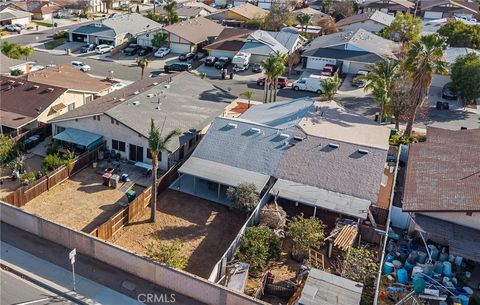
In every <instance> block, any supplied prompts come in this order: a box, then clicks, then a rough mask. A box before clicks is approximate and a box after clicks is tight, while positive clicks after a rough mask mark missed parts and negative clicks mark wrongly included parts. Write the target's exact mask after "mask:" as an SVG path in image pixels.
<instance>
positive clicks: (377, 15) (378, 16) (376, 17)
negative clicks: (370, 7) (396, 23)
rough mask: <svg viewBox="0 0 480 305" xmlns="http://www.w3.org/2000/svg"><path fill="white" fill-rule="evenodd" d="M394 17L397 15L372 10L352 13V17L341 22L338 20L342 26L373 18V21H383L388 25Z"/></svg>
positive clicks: (338, 23)
mask: <svg viewBox="0 0 480 305" xmlns="http://www.w3.org/2000/svg"><path fill="white" fill-rule="evenodd" d="M394 19H395V17H393V16H392V15H389V14H387V13H384V12H382V11H371V12H366V13H363V14H356V15H352V16H350V17H347V18H344V19H342V20H340V21H339V22H337V26H338V27H342V26H345V25H350V24H354V23H359V22H365V21H367V20H372V21H375V22H378V23H381V24H383V25H385V26H388V25H390V24H391V23H392V21H393V20H394Z"/></svg>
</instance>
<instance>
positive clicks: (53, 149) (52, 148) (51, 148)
mask: <svg viewBox="0 0 480 305" xmlns="http://www.w3.org/2000/svg"><path fill="white" fill-rule="evenodd" d="M46 153H47V155H56V154H58V144H57V143H52V144H50V145H48V147H47V151H46Z"/></svg>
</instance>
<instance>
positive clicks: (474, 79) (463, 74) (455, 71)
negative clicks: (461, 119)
mask: <svg viewBox="0 0 480 305" xmlns="http://www.w3.org/2000/svg"><path fill="white" fill-rule="evenodd" d="M452 83H453V87H454V88H455V89H456V90H457V91H458V92H460V94H461V96H462V97H463V98H464V99H465V101H466V102H467V103H469V102H472V101H475V100H476V99H478V98H480V55H478V54H477V53H468V54H467V55H464V56H459V57H457V59H456V60H455V64H454V65H453V67H452Z"/></svg>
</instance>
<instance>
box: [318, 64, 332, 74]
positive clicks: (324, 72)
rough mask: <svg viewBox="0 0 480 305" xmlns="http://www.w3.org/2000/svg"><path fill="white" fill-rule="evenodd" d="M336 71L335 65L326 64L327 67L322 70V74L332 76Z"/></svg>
mask: <svg viewBox="0 0 480 305" xmlns="http://www.w3.org/2000/svg"><path fill="white" fill-rule="evenodd" d="M334 72H335V66H334V65H325V67H323V70H322V72H320V75H321V76H332V75H333V73H334Z"/></svg>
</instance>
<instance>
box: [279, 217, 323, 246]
mask: <svg viewBox="0 0 480 305" xmlns="http://www.w3.org/2000/svg"><path fill="white" fill-rule="evenodd" d="M323 230H324V225H323V223H322V221H320V220H318V219H316V218H314V217H311V218H304V217H303V214H302V215H300V216H295V217H294V218H293V219H292V220H290V221H289V222H288V224H287V236H288V237H290V238H291V239H292V242H293V254H294V255H306V254H308V249H309V248H317V249H318V248H320V247H321V246H323V241H324V239H325V235H324V232H323Z"/></svg>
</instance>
